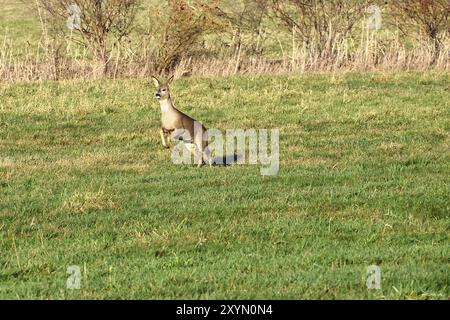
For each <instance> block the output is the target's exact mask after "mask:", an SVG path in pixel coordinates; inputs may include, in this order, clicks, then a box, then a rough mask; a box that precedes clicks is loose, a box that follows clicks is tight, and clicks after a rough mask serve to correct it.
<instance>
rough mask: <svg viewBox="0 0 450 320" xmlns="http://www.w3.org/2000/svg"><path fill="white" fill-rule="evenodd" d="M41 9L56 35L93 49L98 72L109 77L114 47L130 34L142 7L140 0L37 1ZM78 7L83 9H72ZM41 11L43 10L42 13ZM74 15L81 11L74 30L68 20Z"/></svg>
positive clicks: (43, 17)
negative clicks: (74, 10) (136, 15)
mask: <svg viewBox="0 0 450 320" xmlns="http://www.w3.org/2000/svg"><path fill="white" fill-rule="evenodd" d="M36 3H37V6H38V8H37V9H38V10H40V11H42V12H43V13H44V14H43V15H41V19H45V20H46V23H48V24H49V25H50V30H49V31H50V33H51V35H52V36H59V37H60V38H66V39H70V40H71V41H74V42H75V43H77V44H80V45H82V46H84V47H86V48H88V49H89V51H90V52H91V54H92V55H93V57H94V61H95V68H94V73H95V74H96V76H98V77H104V76H106V74H107V72H108V63H109V61H110V58H111V48H112V47H113V44H114V43H117V42H120V41H121V40H122V39H123V38H124V37H126V36H128V34H129V33H130V29H131V26H132V23H133V20H134V17H135V14H136V10H137V7H138V0H108V1H105V0H36ZM71 8H77V10H79V12H75V13H74V12H71V10H72V11H73V9H71ZM40 11H39V12H40ZM70 14H79V18H80V20H79V23H78V24H75V25H74V26H73V28H72V29H73V32H70V30H69V29H68V28H67V25H66V22H67V19H68V18H69V16H70Z"/></svg>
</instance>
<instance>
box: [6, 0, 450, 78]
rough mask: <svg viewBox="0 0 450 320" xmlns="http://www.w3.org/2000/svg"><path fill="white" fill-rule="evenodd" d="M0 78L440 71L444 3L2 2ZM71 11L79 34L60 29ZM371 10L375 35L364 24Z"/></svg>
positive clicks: (445, 45) (444, 55) (445, 48)
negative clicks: (76, 12)
mask: <svg viewBox="0 0 450 320" xmlns="http://www.w3.org/2000/svg"><path fill="white" fill-rule="evenodd" d="M2 3H4V8H5V9H4V10H3V11H2V13H0V17H1V22H0V32H1V35H2V37H3V45H2V47H1V51H0V80H3V81H10V80H13V81H16V80H19V81H20V80H34V79H62V78H64V79H65V78H79V77H81V78H104V77H109V78H117V77H133V78H136V77H148V76H149V75H150V74H152V73H156V74H167V73H176V74H177V75H178V76H180V75H193V74H195V75H233V74H237V73H240V74H260V73H271V74H274V73H290V72H303V71H307V70H320V71H323V70H339V69H344V70H373V69H380V70H385V69H396V70H397V69H430V68H432V69H436V68H438V69H444V70H448V68H449V65H450V62H449V61H450V56H449V55H450V46H449V41H450V39H449V38H450V37H449V25H450V22H449V13H450V4H449V2H448V1H446V0H408V1H401V0H398V1H397V0H392V1H367V0H362V1H361V0H358V1H356V0H327V1H324V0H308V1H298V0H239V1H229V0H214V1H205V0H167V1H156V0H113V1H98V0H73V1H72V0H71V1H69V0H46V1H42V0H35V1H23V2H19V0H2ZM74 4H76V5H78V6H79V8H80V12H81V25H80V28H74V29H69V28H68V27H67V20H68V19H69V17H70V16H71V15H72V13H71V12H70V10H68V8H69V7H70V6H71V5H74ZM375 5H376V6H378V7H377V8H379V10H380V17H381V19H382V20H381V26H380V29H377V28H374V27H370V25H368V21H372V20H370V19H371V17H375V16H376V14H377V10H374V8H375V7H374V6H375Z"/></svg>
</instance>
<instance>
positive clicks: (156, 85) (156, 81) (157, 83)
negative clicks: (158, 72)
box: [152, 76, 159, 88]
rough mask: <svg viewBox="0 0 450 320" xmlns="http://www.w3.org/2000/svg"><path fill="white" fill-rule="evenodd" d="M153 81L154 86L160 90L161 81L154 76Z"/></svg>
mask: <svg viewBox="0 0 450 320" xmlns="http://www.w3.org/2000/svg"><path fill="white" fill-rule="evenodd" d="M152 80H153V84H154V85H155V87H156V88H158V87H159V80H158V79H157V78H156V77H154V76H152Z"/></svg>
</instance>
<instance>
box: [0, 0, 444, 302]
mask: <svg viewBox="0 0 450 320" xmlns="http://www.w3.org/2000/svg"><path fill="white" fill-rule="evenodd" d="M106 2H107V3H108V4H110V6H105V3H106ZM74 3H77V4H78V5H79V7H81V8H82V9H83V10H82V12H83V16H82V23H81V25H80V29H73V30H70V29H68V28H67V18H68V16H69V15H70V12H68V11H67V6H69V5H72V4H74ZM373 4H377V5H378V6H379V7H380V8H381V9H382V26H381V29H379V30H376V28H375V29H371V28H368V27H367V19H368V18H369V17H370V16H371V15H372V14H373V7H372V9H370V10H369V5H373ZM0 6H1V8H2V9H1V10H0V36H1V42H0V298H5V299H13V298H39V299H49V298H57V299H70V298H82V299H89V298H117V299H119V298H122V299H124V298H136V299H156V298H162V299H166V298H185V299H195V298H230V299H231V298H235V299H246V298H259V299H274V298H275V299H276V298H287V299H307V298H314V299H325V298H330V299H343V298H350V299H361V298H362V299H367V298H375V299H386V298H394V299H448V297H449V296H450V292H449V287H448V279H449V269H448V262H449V232H448V231H449V219H448V217H449V215H448V213H449V212H450V201H449V194H450V186H449V181H450V176H449V173H450V153H449V150H450V148H449V141H450V140H449V130H450V121H449V119H450V105H449V104H450V87H449V83H450V75H449V30H448V28H449V24H448V1H430V0H422V1H412V0H411V1H410V0H407V1H394V0H393V1H387V2H386V1H380V2H378V1H371V2H366V1H351V0H349V1H340V0H326V1H319V0H317V1H312V0H311V1H306V0H305V1H296V0H279V1H275V0H270V1H269V0H267V1H263V0H257V1H256V0H240V1H231V0H227V1H226V0H220V1H219V0H217V1H200V0H192V1H182V0H170V1H156V0H141V1H116V0H111V1H94V0H73V1H62V0H61V1H56V0H48V1H41V0H34V1H19V0H0ZM153 73H155V74H161V75H168V74H170V73H175V74H176V76H177V80H176V81H175V82H174V84H173V87H172V88H171V89H172V93H173V96H174V99H175V103H176V105H177V107H179V108H180V109H181V110H183V111H185V112H187V113H188V114H190V115H192V116H193V117H194V118H197V119H199V120H201V121H203V123H205V125H206V126H207V127H209V128H217V129H220V130H225V129H228V128H243V129H246V128H266V129H270V128H279V129H280V144H281V145H280V172H279V174H278V175H277V176H273V177H263V176H261V175H260V174H259V166H254V165H232V166H227V167H224V166H215V167H212V168H209V167H206V166H204V167H202V168H199V169H197V168H194V167H191V166H184V165H174V164H173V163H172V162H171V161H170V151H169V150H167V149H163V148H161V145H160V141H159V135H158V132H157V129H158V126H159V124H160V110H159V106H158V105H157V102H156V101H155V100H153V93H154V92H153V91H154V88H153V87H151V86H150V84H149V83H148V77H149V75H150V74H153ZM35 80H38V81H35ZM372 264H376V265H378V266H379V267H380V268H381V271H382V278H381V279H382V282H381V287H382V288H381V290H368V289H367V287H366V276H367V275H366V270H367V267H368V266H369V265H372ZM71 265H77V266H79V267H80V269H81V289H80V290H68V289H67V288H66V281H67V278H68V277H69V275H68V274H67V273H66V272H67V268H68V266H71Z"/></svg>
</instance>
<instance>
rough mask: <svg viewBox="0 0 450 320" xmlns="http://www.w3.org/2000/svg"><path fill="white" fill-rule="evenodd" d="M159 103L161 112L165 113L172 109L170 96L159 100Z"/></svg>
mask: <svg viewBox="0 0 450 320" xmlns="http://www.w3.org/2000/svg"><path fill="white" fill-rule="evenodd" d="M159 105H160V107H161V112H162V113H166V112H169V111H171V110H173V104H172V98H170V97H169V98H167V99H164V100H159Z"/></svg>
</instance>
